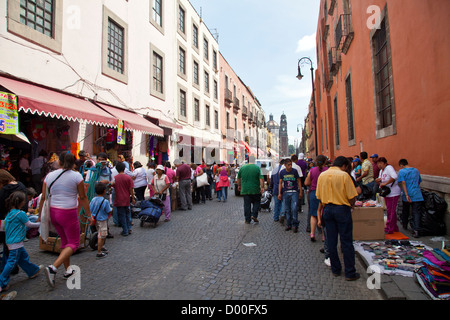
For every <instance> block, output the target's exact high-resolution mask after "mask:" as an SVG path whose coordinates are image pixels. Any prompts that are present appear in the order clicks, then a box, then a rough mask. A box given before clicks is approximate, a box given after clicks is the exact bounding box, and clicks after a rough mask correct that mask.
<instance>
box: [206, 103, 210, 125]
mask: <svg viewBox="0 0 450 320" xmlns="http://www.w3.org/2000/svg"><path fill="white" fill-rule="evenodd" d="M205 120H206V122H205V124H206V126H208V127H209V126H210V125H211V119H210V114H209V106H208V105H207V106H206V107H205Z"/></svg>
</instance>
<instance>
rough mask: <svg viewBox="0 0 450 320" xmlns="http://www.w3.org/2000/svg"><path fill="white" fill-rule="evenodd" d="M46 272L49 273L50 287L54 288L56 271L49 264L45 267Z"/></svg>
mask: <svg viewBox="0 0 450 320" xmlns="http://www.w3.org/2000/svg"><path fill="white" fill-rule="evenodd" d="M45 274H46V275H47V282H48V284H49V285H50V287H52V288H54V287H55V276H56V272H55V271H53V269H52V268H51V267H50V266H48V267H45Z"/></svg>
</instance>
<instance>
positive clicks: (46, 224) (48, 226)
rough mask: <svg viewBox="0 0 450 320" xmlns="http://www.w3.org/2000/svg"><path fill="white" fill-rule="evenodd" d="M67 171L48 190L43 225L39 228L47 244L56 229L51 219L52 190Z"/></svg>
mask: <svg viewBox="0 0 450 320" xmlns="http://www.w3.org/2000/svg"><path fill="white" fill-rule="evenodd" d="M66 171H68V170H64V171H63V172H61V173H60V174H59V176H57V177H56V179H55V180H53V181H52V183H51V184H50V186H49V187H48V188H47V193H46V197H45V199H44V204H43V205H42V212H41V225H40V226H39V234H40V235H41V238H42V240H43V241H44V242H47V240H48V237H49V233H50V231H52V232H55V228H54V227H53V225H52V222H51V219H50V199H51V193H50V190H51V188H52V186H53V184H54V183H55V182H56V180H58V179H59V178H60V177H61V176H62V175H63V173H65V172H66ZM41 201H42V200H41Z"/></svg>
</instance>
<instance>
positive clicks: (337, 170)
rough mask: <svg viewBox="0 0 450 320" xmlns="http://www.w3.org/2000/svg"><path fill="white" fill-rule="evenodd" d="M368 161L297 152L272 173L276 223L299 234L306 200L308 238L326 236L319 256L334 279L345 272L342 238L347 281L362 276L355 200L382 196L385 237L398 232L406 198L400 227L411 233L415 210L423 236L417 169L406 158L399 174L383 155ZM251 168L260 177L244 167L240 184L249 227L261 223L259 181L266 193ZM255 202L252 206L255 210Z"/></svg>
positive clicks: (364, 157) (415, 227)
mask: <svg viewBox="0 0 450 320" xmlns="http://www.w3.org/2000/svg"><path fill="white" fill-rule="evenodd" d="M370 159H371V161H370V160H369V157H368V154H367V152H361V153H360V154H359V155H356V156H354V157H343V156H339V157H337V158H336V159H334V161H333V162H331V161H330V159H328V158H327V157H326V156H324V155H319V156H317V158H316V159H315V161H313V160H312V159H305V158H304V155H303V154H299V157H297V156H296V155H293V156H292V157H291V158H285V159H281V160H280V162H279V163H278V164H277V166H275V168H274V169H273V170H272V172H271V173H270V184H269V190H270V191H271V193H272V194H273V199H274V201H275V203H274V212H273V220H274V221H275V222H278V221H280V222H281V223H282V224H283V225H284V226H285V230H286V231H290V230H293V232H294V233H297V232H298V226H299V220H298V213H299V212H302V209H301V206H302V204H305V199H306V201H307V203H308V209H309V210H308V214H307V223H306V225H307V228H306V232H308V233H309V234H310V239H311V241H316V233H317V232H320V233H322V241H323V244H324V246H323V248H322V249H321V252H322V253H325V263H326V264H327V265H328V266H330V267H331V269H332V272H333V274H334V275H339V274H340V273H341V271H342V266H341V263H340V260H339V258H338V254H337V244H338V237H340V240H341V244H342V251H343V254H344V264H345V277H346V279H347V280H356V279H358V278H359V275H358V274H357V273H356V271H355V270H356V269H355V262H354V259H355V258H354V256H355V254H354V248H353V238H352V211H351V209H352V207H353V206H354V205H355V203H356V201H357V200H370V201H374V200H375V199H376V198H377V193H379V194H380V195H382V197H383V198H384V201H385V205H386V211H387V221H386V225H385V233H386V234H392V233H394V232H398V231H399V228H398V225H397V204H398V201H399V198H400V196H402V201H403V210H402V213H401V223H402V226H403V228H404V229H405V230H406V229H407V227H408V222H409V220H410V214H411V209H412V223H411V227H412V235H413V237H415V238H417V237H419V230H420V213H419V210H418V209H419V206H420V204H421V202H422V201H423V200H424V199H423V197H422V193H421V189H420V183H421V177H420V173H419V171H418V170H417V169H416V168H413V167H410V166H409V164H408V161H407V160H406V159H401V160H400V161H399V163H398V166H399V168H400V170H399V171H398V172H397V171H396V170H395V169H394V167H393V166H392V165H390V164H389V163H388V161H387V159H386V158H385V157H379V156H378V154H373V155H372V156H370ZM253 170H255V171H256V173H254V174H250V168H248V167H247V168H246V167H245V166H244V167H242V168H241V170H240V171H239V175H238V184H239V186H240V187H241V185H243V187H242V188H243V190H244V192H243V194H244V212H245V214H244V216H245V220H246V222H247V223H249V221H250V218H251V219H254V220H255V221H257V212H258V204H257V201H256V199H252V195H256V194H258V190H257V188H258V184H257V182H258V180H259V182H260V183H261V185H260V187H261V192H263V191H264V189H263V180H262V177H261V176H260V177H258V176H257V174H258V171H257V169H256V168H253ZM241 173H242V174H241ZM259 174H260V173H259ZM250 176H251V178H250ZM249 179H253V190H251V191H250V190H249V188H248V187H247V186H245V183H246V184H248V180H249ZM241 180H242V181H244V182H241ZM402 191H403V192H402ZM241 193H242V192H241ZM402 194H403V195H402ZM246 195H247V196H246ZM251 203H253V204H254V207H253V210H252V211H251V210H250V204H251Z"/></svg>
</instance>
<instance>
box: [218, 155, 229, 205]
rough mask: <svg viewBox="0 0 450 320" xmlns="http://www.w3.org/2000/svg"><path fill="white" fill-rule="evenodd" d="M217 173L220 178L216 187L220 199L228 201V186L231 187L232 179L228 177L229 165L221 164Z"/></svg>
mask: <svg viewBox="0 0 450 320" xmlns="http://www.w3.org/2000/svg"><path fill="white" fill-rule="evenodd" d="M217 175H218V178H219V179H218V182H217V186H216V188H218V191H217V193H218V199H219V200H218V201H219V202H220V201H221V200H223V202H226V201H227V198H228V188H229V187H230V180H229V179H228V175H229V171H228V167H227V166H226V165H225V164H224V163H222V164H220V165H219V168H218V169H217Z"/></svg>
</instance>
